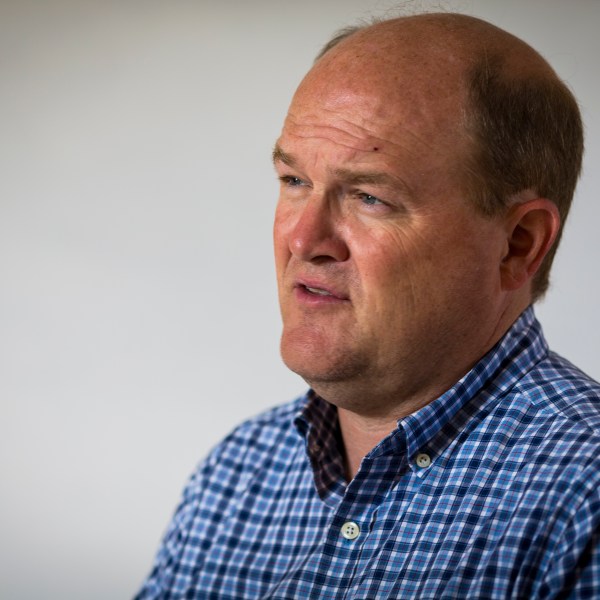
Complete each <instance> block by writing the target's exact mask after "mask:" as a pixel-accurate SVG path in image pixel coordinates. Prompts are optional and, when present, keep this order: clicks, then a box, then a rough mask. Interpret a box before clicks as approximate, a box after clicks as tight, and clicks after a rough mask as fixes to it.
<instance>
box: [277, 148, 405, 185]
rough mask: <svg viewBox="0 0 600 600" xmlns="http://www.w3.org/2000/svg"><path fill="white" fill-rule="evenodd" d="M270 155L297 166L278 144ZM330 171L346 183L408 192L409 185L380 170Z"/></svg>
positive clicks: (291, 156)
mask: <svg viewBox="0 0 600 600" xmlns="http://www.w3.org/2000/svg"><path fill="white" fill-rule="evenodd" d="M272 157H273V162H274V163H277V162H281V163H283V164H284V165H287V166H288V167H293V168H296V167H297V166H298V161H297V160H296V157H295V156H294V155H292V154H289V153H288V152H286V151H285V150H283V149H282V148H281V146H279V144H275V148H274V149H273V155H272ZM332 173H333V174H334V175H335V176H336V177H337V178H338V179H340V180H341V181H344V182H345V183H346V184H348V185H384V186H388V187H394V188H398V187H401V188H404V190H405V191H406V192H410V189H409V187H408V186H407V185H406V183H405V182H404V181H402V180H401V179H398V178H397V177H393V176H392V175H390V174H388V173H384V172H381V171H353V170H351V169H343V168H342V169H334V170H333V171H332Z"/></svg>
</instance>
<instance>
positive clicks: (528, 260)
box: [500, 191, 560, 291]
mask: <svg viewBox="0 0 600 600" xmlns="http://www.w3.org/2000/svg"><path fill="white" fill-rule="evenodd" d="M520 196H521V198H522V197H523V196H528V197H529V198H530V199H525V200H524V201H520V202H518V203H517V204H514V205H513V206H511V207H510V208H509V210H508V212H507V214H506V226H507V229H506V234H507V238H506V239H507V247H506V254H505V256H504V257H503V259H502V263H501V267H500V275H501V282H502V289H504V290H507V291H510V290H517V289H519V288H521V287H523V286H524V285H526V284H527V283H528V282H529V281H530V280H531V279H532V278H533V276H534V275H535V273H536V271H537V270H538V268H539V267H540V264H541V263H542V260H544V257H545V256H546V254H547V253H548V251H549V250H550V248H551V247H552V244H553V243H554V240H555V239H556V236H557V235H558V232H559V230H560V215H559V214H558V208H557V207H556V204H554V202H552V201H551V200H548V199H546V198H531V196H534V194H533V193H532V192H531V191H529V192H526V193H524V194H523V195H520Z"/></svg>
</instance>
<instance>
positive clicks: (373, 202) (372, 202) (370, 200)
mask: <svg viewBox="0 0 600 600" xmlns="http://www.w3.org/2000/svg"><path fill="white" fill-rule="evenodd" d="M357 196H358V198H359V199H360V200H361V202H362V203H363V204H366V205H367V206H377V205H379V204H385V202H383V201H382V200H380V199H379V198H377V197H376V196H372V195H371V194H362V193H360V194H357Z"/></svg>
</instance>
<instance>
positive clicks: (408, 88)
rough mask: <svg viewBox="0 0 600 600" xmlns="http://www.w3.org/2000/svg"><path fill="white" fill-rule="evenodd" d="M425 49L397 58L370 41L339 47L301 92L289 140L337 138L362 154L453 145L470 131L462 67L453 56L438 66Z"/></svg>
mask: <svg viewBox="0 0 600 600" xmlns="http://www.w3.org/2000/svg"><path fill="white" fill-rule="evenodd" d="M383 41H384V42H385V40H383ZM397 41H398V40H393V42H394V44H396V43H397ZM388 45H389V44H388ZM421 46H422V45H419V44H418V45H417V48H416V50H418V52H417V51H416V50H415V49H412V50H411V48H412V46H411V44H409V43H408V42H407V43H406V44H405V45H404V46H401V47H400V48H399V49H398V48H395V49H394V51H393V52H392V49H391V48H387V47H386V44H385V43H382V40H380V39H378V38H377V37H375V39H373V36H370V37H367V38H366V39H365V40H362V41H361V40H360V39H359V40H358V41H354V42H352V43H350V44H347V45H346V46H343V42H342V45H341V46H340V48H337V47H336V48H334V49H332V50H330V51H329V52H328V53H327V54H325V56H324V57H323V58H321V59H320V60H319V61H318V62H317V64H316V65H315V67H314V68H313V69H312V70H311V71H310V72H309V73H308V75H307V76H306V77H305V79H304V80H303V81H302V83H301V84H300V86H299V88H298V90H297V92H296V94H295V95H294V98H293V101H292V104H291V106H290V109H289V112H288V116H287V119H286V122H285V126H284V134H286V133H288V134H290V133H291V134H297V135H298V136H305V137H315V138H318V137H320V136H327V133H328V131H329V132H330V133H334V132H335V133H336V135H337V136H338V141H339V143H340V144H342V145H343V144H347V145H349V146H352V147H357V149H360V150H365V151H366V150H369V149H370V150H372V149H373V148H378V144H380V143H381V142H383V141H385V142H386V145H387V146H390V145H391V146H394V145H400V146H403V147H406V146H409V145H414V146H415V147H416V146H422V150H423V151H425V150H426V149H429V151H436V150H437V149H440V150H442V149H443V148H444V146H446V145H451V146H454V145H456V143H457V138H460V137H464V130H465V127H464V115H465V110H464V107H465V103H466V95H467V94H466V86H465V85H464V70H465V69H464V64H463V62H462V61H461V60H459V57H457V56H451V54H452V53H451V51H450V50H448V51H447V52H446V57H445V59H446V60H445V62H444V63H441V62H440V60H439V59H440V57H439V56H438V55H437V54H438V53H437V52H433V50H432V49H431V48H429V47H425V49H423V48H422V47H421ZM300 130H301V131H300Z"/></svg>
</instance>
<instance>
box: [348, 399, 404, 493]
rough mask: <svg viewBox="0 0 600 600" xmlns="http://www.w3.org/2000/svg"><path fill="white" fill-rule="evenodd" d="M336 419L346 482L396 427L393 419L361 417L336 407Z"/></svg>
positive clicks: (395, 421)
mask: <svg viewBox="0 0 600 600" xmlns="http://www.w3.org/2000/svg"><path fill="white" fill-rule="evenodd" d="M338 419H339V423H340V430H341V433H342V441H343V443H344V449H345V469H346V480H347V481H350V480H352V479H353V477H354V476H355V475H356V473H357V472H358V469H359V467H360V463H361V461H362V459H363V458H364V457H365V456H366V455H367V454H368V453H369V452H370V451H371V450H372V449H373V448H374V447H375V446H377V444H379V442H380V441H381V440H382V439H383V438H385V437H386V436H388V435H389V434H390V433H391V432H392V431H393V430H394V429H395V428H396V426H397V420H396V419H394V418H379V417H363V416H361V415H358V414H357V413H354V412H351V411H349V410H346V409H344V408H339V407H338Z"/></svg>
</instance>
